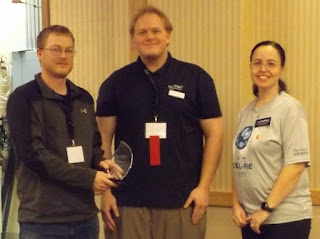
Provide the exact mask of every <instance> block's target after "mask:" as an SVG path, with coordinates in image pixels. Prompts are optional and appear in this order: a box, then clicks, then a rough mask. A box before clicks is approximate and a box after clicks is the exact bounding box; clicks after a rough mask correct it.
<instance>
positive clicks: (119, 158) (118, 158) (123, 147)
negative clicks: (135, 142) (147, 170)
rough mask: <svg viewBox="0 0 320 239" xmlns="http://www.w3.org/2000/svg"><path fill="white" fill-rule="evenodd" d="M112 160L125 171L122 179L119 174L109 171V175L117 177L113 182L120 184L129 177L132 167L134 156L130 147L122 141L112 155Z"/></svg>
mask: <svg viewBox="0 0 320 239" xmlns="http://www.w3.org/2000/svg"><path fill="white" fill-rule="evenodd" d="M111 160H112V161H113V162H115V163H116V164H118V165H119V166H120V168H121V169H122V170H123V173H122V175H121V177H119V176H117V173H116V172H114V171H113V170H112V169H111V170H110V171H109V173H110V174H111V175H113V176H114V177H115V178H114V179H113V180H112V181H114V182H116V183H120V182H121V181H122V180H123V179H124V178H125V177H126V176H127V175H128V173H129V171H130V169H131V167H132V163H133V154H132V150H131V148H130V146H129V145H128V144H126V143H125V142H124V141H120V144H119V146H118V147H117V149H116V151H115V152H114V154H113V155H112V157H111Z"/></svg>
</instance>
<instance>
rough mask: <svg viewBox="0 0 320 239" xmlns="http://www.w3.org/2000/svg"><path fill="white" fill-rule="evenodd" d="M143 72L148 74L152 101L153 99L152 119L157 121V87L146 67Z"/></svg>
mask: <svg viewBox="0 0 320 239" xmlns="http://www.w3.org/2000/svg"><path fill="white" fill-rule="evenodd" d="M144 73H145V74H146V75H147V76H148V78H149V80H150V82H151V85H152V88H153V91H154V101H153V116H154V121H155V122H157V121H158V115H159V92H158V88H157V85H156V82H155V81H154V79H153V78H152V77H151V75H150V73H149V71H148V70H147V69H144Z"/></svg>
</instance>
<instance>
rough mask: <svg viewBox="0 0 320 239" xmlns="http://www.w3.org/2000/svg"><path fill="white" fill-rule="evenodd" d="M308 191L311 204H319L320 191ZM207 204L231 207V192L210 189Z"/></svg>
mask: <svg viewBox="0 0 320 239" xmlns="http://www.w3.org/2000/svg"><path fill="white" fill-rule="evenodd" d="M310 192H311V199H312V204H313V206H320V191H319V190H311V191H310ZM209 204H210V206H217V207H232V193H231V192H216V191H212V192H210V198H209Z"/></svg>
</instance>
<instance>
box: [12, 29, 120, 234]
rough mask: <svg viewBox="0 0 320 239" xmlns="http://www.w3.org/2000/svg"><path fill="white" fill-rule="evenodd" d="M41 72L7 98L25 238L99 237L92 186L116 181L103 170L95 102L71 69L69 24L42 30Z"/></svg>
mask: <svg viewBox="0 0 320 239" xmlns="http://www.w3.org/2000/svg"><path fill="white" fill-rule="evenodd" d="M37 55H38V58H39V61H40V64H41V68H42V70H41V73H39V74H37V75H35V79H34V80H33V81H31V82H29V83H27V84H25V85H23V86H20V87H18V88H17V89H16V90H15V91H14V92H13V93H12V94H11V96H10V98H9V101H8V105H7V116H8V123H9V129H10V133H11V136H12V140H13V147H14V152H15V156H16V159H17V165H18V168H17V179H18V187H17V192H18V197H19V199H20V207H19V217H18V218H19V223H20V238H29V239H30V238H31V239H32V238H42V239H45V238H62V237H63V238H66V237H67V238H76V239H79V238H83V239H89V238H92V239H97V238H98V236H99V222H98V217H97V212H98V209H97V207H96V205H95V201H94V191H100V192H102V191H104V190H106V189H109V188H110V187H112V186H116V185H115V184H114V183H113V182H112V181H111V180H110V178H111V176H109V175H108V174H107V173H104V172H103V171H97V169H99V168H100V169H101V170H103V169H109V168H110V167H117V166H116V165H115V164H113V163H112V162H110V160H108V161H106V160H103V157H102V155H103V151H102V150H101V148H100V147H101V137H100V134H99V132H98V130H97V125H96V119H95V112H94V101H93V99H92V97H91V95H90V94H89V93H88V92H87V91H85V90H84V89H82V88H80V87H78V86H76V85H75V84H73V83H72V82H71V81H70V80H69V79H67V75H68V74H69V73H70V72H71V70H72V67H73V59H74V55H75V42H74V37H73V34H72V33H71V32H70V30H69V29H68V28H66V27H64V26H60V25H54V26H50V27H48V28H45V29H43V30H42V31H41V32H40V34H39V36H38V38H37Z"/></svg>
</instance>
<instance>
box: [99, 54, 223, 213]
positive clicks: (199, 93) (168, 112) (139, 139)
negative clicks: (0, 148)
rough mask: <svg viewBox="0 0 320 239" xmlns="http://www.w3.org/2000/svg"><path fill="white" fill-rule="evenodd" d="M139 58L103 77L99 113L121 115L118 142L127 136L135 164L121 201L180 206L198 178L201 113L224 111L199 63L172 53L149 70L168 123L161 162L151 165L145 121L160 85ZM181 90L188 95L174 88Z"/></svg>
mask: <svg viewBox="0 0 320 239" xmlns="http://www.w3.org/2000/svg"><path fill="white" fill-rule="evenodd" d="M145 70H146V67H145V65H144V64H143V62H142V61H141V59H140V58H138V60H137V61H136V62H134V63H132V64H129V65H127V66H125V67H123V68H121V69H120V70H117V71H115V72H114V73H113V74H111V76H110V77H109V78H108V79H107V80H106V81H104V82H103V83H102V85H101V87H100V90H99V96H98V100H97V116H98V117H107V116H116V117H117V126H116V132H115V145H116V146H117V145H118V144H119V142H120V141H125V142H126V143H127V144H128V145H129V146H130V147H131V148H132V152H133V167H132V169H131V171H130V173H129V174H128V176H127V177H126V178H125V179H124V181H123V182H122V183H121V185H120V186H119V187H118V188H115V189H112V190H113V193H114V195H115V196H116V198H117V203H118V206H136V207H153V208H180V207H182V206H183V205H184V203H185V201H186V199H187V198H188V196H189V194H190V192H191V190H193V189H194V188H195V187H196V186H197V185H198V183H199V179H200V172H201V164H202V153H203V132H202V130H201V127H200V123H199V119H208V118H216V117H220V116H221V110H220V106H219V101H218V97H217V94H216V90H215V86H214V82H213V80H212V78H211V77H210V76H209V74H207V73H206V72H205V71H204V70H203V69H202V68H200V67H199V66H197V65H194V64H190V63H186V62H182V61H179V60H177V59H174V58H172V57H171V55H170V53H169V54H168V59H167V61H166V63H165V64H164V66H163V67H162V68H160V69H159V70H158V71H156V72H154V73H152V72H149V74H150V76H151V77H152V79H153V80H154V82H155V84H156V90H157V92H158V96H159V97H158V98H159V107H158V110H157V111H158V122H166V123H167V138H166V139H161V140H160V151H161V165H160V166H150V159H149V139H146V138H145V123H146V122H153V121H154V114H155V107H154V106H155V104H154V102H155V91H154V87H153V85H152V83H151V80H150V79H149V77H148V76H147V74H146V73H145ZM170 90H171V91H175V92H176V91H178V92H180V93H182V94H180V95H183V96H184V98H183V97H176V96H172V95H170V94H169V91H170Z"/></svg>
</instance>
